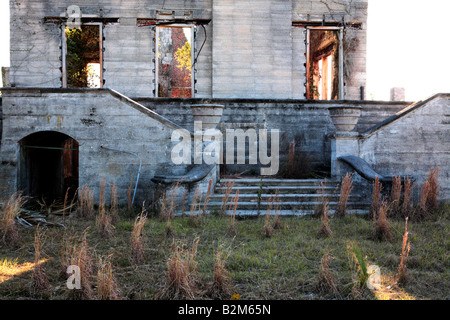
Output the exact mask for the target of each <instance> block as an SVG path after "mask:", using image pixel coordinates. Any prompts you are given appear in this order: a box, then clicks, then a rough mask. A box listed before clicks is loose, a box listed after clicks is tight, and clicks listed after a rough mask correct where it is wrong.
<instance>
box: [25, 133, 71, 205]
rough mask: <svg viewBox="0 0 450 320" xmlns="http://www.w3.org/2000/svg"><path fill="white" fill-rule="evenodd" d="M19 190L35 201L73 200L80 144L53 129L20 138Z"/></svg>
mask: <svg viewBox="0 0 450 320" xmlns="http://www.w3.org/2000/svg"><path fill="white" fill-rule="evenodd" d="M19 145H20V165H19V183H18V187H19V190H20V191H22V192H23V194H24V195H25V196H29V197H30V198H31V199H32V200H34V201H44V202H45V203H47V204H51V203H53V202H55V201H63V200H64V197H65V195H66V192H67V194H68V197H69V199H72V198H73V197H74V196H75V194H76V192H77V189H78V180H79V177H78V162H79V144H78V142H77V141H76V140H74V139H72V138H71V137H69V136H67V135H65V134H62V133H59V132H53V131H44V132H38V133H34V134H31V135H29V136H27V137H25V138H24V139H22V140H21V141H19Z"/></svg>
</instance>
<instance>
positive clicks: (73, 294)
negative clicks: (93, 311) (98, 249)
mask: <svg viewBox="0 0 450 320" xmlns="http://www.w3.org/2000/svg"><path fill="white" fill-rule="evenodd" d="M87 231H88V230H87V229H86V230H85V231H84V233H83V236H82V238H81V243H80V244H76V243H74V242H75V241H74V238H75V237H74V236H69V237H68V238H67V239H66V241H65V242H64V243H63V245H64V248H63V249H62V251H63V253H64V255H63V256H62V269H63V270H64V273H65V272H66V271H67V267H69V266H77V267H78V268H80V276H81V289H74V290H70V291H69V294H68V298H69V299H75V300H80V299H87V300H90V299H93V298H94V291H93V289H92V277H93V275H94V267H95V265H94V260H93V258H92V256H91V252H92V249H91V248H90V247H89V246H88V242H87Z"/></svg>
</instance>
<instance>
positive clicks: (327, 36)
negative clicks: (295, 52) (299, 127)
mask: <svg viewBox="0 0 450 320" xmlns="http://www.w3.org/2000/svg"><path fill="white" fill-rule="evenodd" d="M307 38H308V40H307V46H308V47H307V88H306V96H307V99H317V100H338V99H343V90H342V88H343V72H342V71H343V65H342V61H343V59H342V31H341V30H340V29H336V30H328V29H323V28H310V29H307Z"/></svg>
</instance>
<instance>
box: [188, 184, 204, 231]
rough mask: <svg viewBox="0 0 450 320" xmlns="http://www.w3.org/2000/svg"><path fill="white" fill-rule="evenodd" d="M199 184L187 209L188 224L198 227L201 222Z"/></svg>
mask: <svg viewBox="0 0 450 320" xmlns="http://www.w3.org/2000/svg"><path fill="white" fill-rule="evenodd" d="M199 207H200V186H198V187H197V189H196V190H195V193H194V198H193V199H192V203H191V208H190V211H189V224H190V225H191V226H194V227H198V226H199V225H200V224H201V216H200V211H199Z"/></svg>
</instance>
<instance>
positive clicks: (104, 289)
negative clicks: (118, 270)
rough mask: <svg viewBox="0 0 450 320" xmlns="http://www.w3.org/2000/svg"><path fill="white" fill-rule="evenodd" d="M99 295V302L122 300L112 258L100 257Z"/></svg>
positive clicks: (98, 274) (98, 273)
mask: <svg viewBox="0 0 450 320" xmlns="http://www.w3.org/2000/svg"><path fill="white" fill-rule="evenodd" d="M97 295H98V299H99V300H120V299H121V290H120V288H119V285H118V282H117V280H116V277H115V276H114V271H113V265H112V263H111V256H107V257H104V258H103V257H100V258H99V261H98V272H97Z"/></svg>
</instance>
